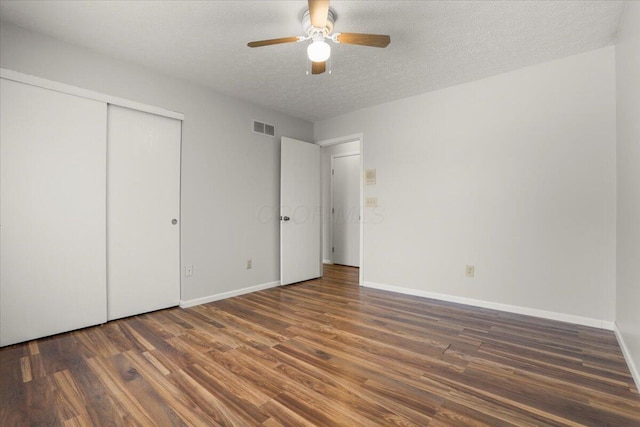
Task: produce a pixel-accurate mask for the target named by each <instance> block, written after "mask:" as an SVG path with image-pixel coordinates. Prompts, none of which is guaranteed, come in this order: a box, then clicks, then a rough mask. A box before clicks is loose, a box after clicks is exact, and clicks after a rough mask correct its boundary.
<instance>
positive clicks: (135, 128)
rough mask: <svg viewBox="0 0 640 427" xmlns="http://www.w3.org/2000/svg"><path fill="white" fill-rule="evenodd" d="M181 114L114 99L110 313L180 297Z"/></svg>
mask: <svg viewBox="0 0 640 427" xmlns="http://www.w3.org/2000/svg"><path fill="white" fill-rule="evenodd" d="M181 126H182V122H181V121H180V120H176V119H171V118H167V117H162V116H158V115H155V114H150V113H145V112H141V111H136V110H131V109H128V108H123V107H118V106H114V105H109V115H108V159H107V170H108V173H107V260H108V262H107V265H108V279H107V280H108V285H107V290H108V318H109V320H112V319H118V318H121V317H126V316H131V315H134V314H140V313H145V312H148V311H153V310H158V309H161V308H166V307H171V306H176V305H178V303H179V301H180V224H179V219H180V217H179V215H180V139H181Z"/></svg>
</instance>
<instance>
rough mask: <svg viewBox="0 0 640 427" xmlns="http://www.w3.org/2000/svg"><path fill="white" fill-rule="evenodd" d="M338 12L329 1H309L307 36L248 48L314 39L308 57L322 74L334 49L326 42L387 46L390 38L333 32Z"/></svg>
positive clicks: (304, 19) (261, 42)
mask: <svg viewBox="0 0 640 427" xmlns="http://www.w3.org/2000/svg"><path fill="white" fill-rule="evenodd" d="M335 20H336V13H335V12H334V11H333V9H330V8H329V0H309V9H308V10H307V11H305V12H304V15H303V16H302V28H303V30H304V32H305V33H306V34H307V35H306V36H299V37H283V38H279V39H270V40H259V41H254V42H249V43H247V46H249V47H262V46H269V45H272V44H282V43H297V42H302V41H306V40H311V43H309V46H308V47H307V56H308V57H309V60H310V61H311V73H312V74H322V73H324V72H325V71H326V69H327V60H328V59H329V56H331V46H330V45H329V44H328V43H327V42H326V41H325V40H331V41H332V42H334V43H343V44H357V45H360V46H371V47H387V46H388V45H389V43H390V42H391V37H389V36H386V35H381V34H359V33H333V34H331V32H332V31H333V23H334V22H335Z"/></svg>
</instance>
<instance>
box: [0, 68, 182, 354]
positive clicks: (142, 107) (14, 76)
mask: <svg viewBox="0 0 640 427" xmlns="http://www.w3.org/2000/svg"><path fill="white" fill-rule="evenodd" d="M0 78H1V79H3V80H7V81H13V82H17V83H23V84H26V85H30V86H34V87H38V88H42V89H48V90H51V91H54V92H60V93H62V94H67V95H73V96H75V97H79V98H85V99H88V100H93V101H98V102H100V103H103V104H106V105H105V109H104V112H105V131H106V120H107V107H108V105H109V104H111V105H115V106H120V107H126V108H129V109H132V110H137V111H141V112H145V113H151V114H155V115H158V116H163V117H168V118H172V119H177V120H180V121H183V120H184V114H182V113H179V112H175V111H171V110H167V109H163V108H159V107H155V106H151V105H147V104H142V103H139V102H135V101H131V100H128V99H124V98H119V97H115V96H110V95H106V94H102V93H99V92H94V91H91V90H87V89H82V88H78V87H75V86H71V85H67V84H64V83H59V82H55V81H52V80H47V79H43V78H40V77H36V76H32V75H28V74H24V73H19V72H16V71H12V70H7V69H4V68H0ZM104 142H105V145H104V153H105V162H106V148H107V147H106V137H105V141H104ZM180 146H181V143H180ZM180 161H181V160H179V162H180ZM103 170H104V175H103V181H105V182H106V178H107V177H106V167H105V168H103ZM178 185H180V184H178ZM104 192H105V193H104V194H105V199H106V185H105V188H104ZM179 203H180V200H179V199H178V205H179ZM104 211H106V209H105V210H104ZM105 213H106V212H105ZM103 220H104V221H103V224H104V225H103V227H102V229H103V230H105V234H104V235H103V240H104V239H106V238H108V237H107V235H106V233H107V231H106V218H103ZM178 227H179V225H178ZM177 245H178V248H177V251H178V254H179V253H180V236H178V242H177ZM103 246H104V250H105V253H106V244H105V245H103ZM4 256H5V255H4V254H3V258H4ZM178 258H179V255H178ZM106 263H107V260H106V255H105V261H104V268H105V275H104V276H103V278H102V281H103V282H104V283H105V286H104V291H103V292H104V302H105V309H104V310H102V309H100V310H99V312H100V314H99V315H98V317H99V319H98V320H96V319H93V320H91V321H90V323H91V324H96V322H97V323H102V322H106V321H107V317H106V314H107V313H106V311H107V310H106V298H107V287H106V283H107V277H106ZM180 265H181V264H180V259H178V263H177V265H176V267H175V268H176V277H177V281H178V284H177V286H178V290H177V292H178V295H179V294H180V286H181V284H180ZM3 286H5V285H4V284H3V283H1V282H0V290H2V289H3ZM69 300H70V301H74V303H75V304H78V300H77V296H75V295H70V296H69ZM80 304H81V302H80ZM176 305H177V304H176ZM102 313H104V316H103V315H102ZM0 315H2V313H1V312H0ZM94 317H95V316H94ZM3 323H4V322H3ZM85 323H86V322H85ZM84 326H89V324H70V325H67V326H65V327H66V328H71V329H66V330H54V329H51V330H48V329H47V330H44V329H43V330H41V331H39V332H37V334H39V335H37V336H34V335H30V336H27V335H25V336H24V337H23V338H20V337H17V338H16V337H12V338H10V340H5V339H4V338H3V337H2V334H0V346H4V345H9V344H13V343H17V342H21V341H26V340H29V339H33V338H39V337H44V336H47V335H51V334H55V333H60V332H66V331H68V330H73V329H76V328H78V327H84Z"/></svg>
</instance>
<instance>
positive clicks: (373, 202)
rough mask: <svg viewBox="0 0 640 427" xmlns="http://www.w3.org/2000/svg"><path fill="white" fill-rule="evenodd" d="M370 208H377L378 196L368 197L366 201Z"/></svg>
mask: <svg viewBox="0 0 640 427" xmlns="http://www.w3.org/2000/svg"><path fill="white" fill-rule="evenodd" d="M366 204H367V207H368V208H377V207H378V198H377V197H367V201H366Z"/></svg>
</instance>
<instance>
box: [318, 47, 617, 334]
mask: <svg viewBox="0 0 640 427" xmlns="http://www.w3.org/2000/svg"><path fill="white" fill-rule="evenodd" d="M614 62H615V61H614V48H613V47H607V48H603V49H599V50H596V51H592V52H588V53H585V54H581V55H576V56H572V57H568V58H565V59H561V60H558V61H554V62H549V63H544V64H541V65H536V66H532V67H528V68H524V69H521V70H517V71H514V72H509V73H505V74H502V75H498V76H494V77H491V78H487V79H483V80H479V81H476V82H472V83H467V84H463V85H460V86H456V87H451V88H447V89H444V90H440V91H436V92H431V93H427V94H424V95H420V96H415V97H411V98H405V99H402V100H399V101H395V102H391V103H387V104H383V105H379V106H376V107H372V108H367V109H363V110H360V111H356V112H353V113H349V114H345V115H342V116H339V117H336V118H333V119H327V120H323V121H320V122H317V123H315V139H316V140H325V139H331V138H335V137H340V136H344V135H353V134H357V133H363V141H364V146H363V147H364V150H363V154H364V167H365V168H367V169H369V168H375V169H377V184H376V185H369V186H365V197H366V196H377V197H378V208H376V209H371V208H367V209H365V217H364V221H365V230H364V266H365V269H364V281H365V282H368V283H369V284H370V285H380V284H381V285H391V286H397V287H402V288H406V289H405V291H409V292H414V291H415V292H417V293H421V292H422V293H436V294H444V295H448V296H454V297H463V298H469V299H474V300H481V301H489V302H492V303H499V304H506V305H511V306H518V307H526V308H530V309H534V310H543V311H548V312H553V313H564V314H568V315H570V316H576V317H577V319H578V320H589V319H595V320H596V322H591V323H595V324H598V323H602V322H600V321H607V322H612V321H613V320H614V310H615V305H614V301H615V249H616V248H615V179H616V175H615V161H616V158H615V137H616V128H615V126H616V119H615V111H616V110H615V108H616V106H615V70H614ZM466 264H471V265H475V268H476V277H475V278H473V279H471V278H467V277H465V275H464V273H465V265H466ZM573 320H576V319H573ZM587 323H588V324H589V322H587Z"/></svg>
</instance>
